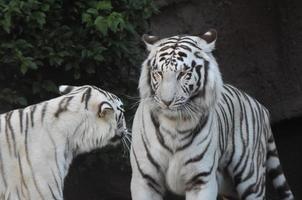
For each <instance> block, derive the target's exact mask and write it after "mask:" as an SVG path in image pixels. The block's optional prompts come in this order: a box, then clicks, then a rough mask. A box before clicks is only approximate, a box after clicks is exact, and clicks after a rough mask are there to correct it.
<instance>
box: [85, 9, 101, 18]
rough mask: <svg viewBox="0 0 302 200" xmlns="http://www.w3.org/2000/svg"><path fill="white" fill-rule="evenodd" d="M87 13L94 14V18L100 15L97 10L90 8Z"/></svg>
mask: <svg viewBox="0 0 302 200" xmlns="http://www.w3.org/2000/svg"><path fill="white" fill-rule="evenodd" d="M86 12H87V13H89V14H92V15H94V16H96V15H98V14H99V12H98V10H97V9H95V8H89V9H88V10H87V11H86Z"/></svg>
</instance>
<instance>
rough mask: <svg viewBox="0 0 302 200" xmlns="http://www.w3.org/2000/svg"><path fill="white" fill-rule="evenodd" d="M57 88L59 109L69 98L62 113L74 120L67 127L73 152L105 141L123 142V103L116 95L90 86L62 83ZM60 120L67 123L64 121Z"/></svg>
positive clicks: (105, 142) (81, 150) (124, 126)
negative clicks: (59, 96) (71, 125)
mask: <svg viewBox="0 0 302 200" xmlns="http://www.w3.org/2000/svg"><path fill="white" fill-rule="evenodd" d="M59 91H60V93H61V94H62V100H61V102H60V104H61V106H62V109H64V105H66V102H68V101H69V98H72V100H70V103H69V105H68V106H67V107H66V110H67V112H66V113H65V114H66V115H73V116H74V117H72V118H71V119H74V121H77V123H75V125H74V127H71V129H72V131H71V135H70V136H69V142H70V144H69V145H71V148H72V149H73V151H75V152H76V153H82V152H87V151H91V150H92V149H95V148H100V147H103V146H106V145H108V144H113V145H114V144H117V143H119V142H120V141H122V142H126V141H125V140H126V139H128V138H127V137H128V131H127V127H126V122H125V118H124V110H123V103H122V101H121V100H120V99H119V98H118V97H117V96H116V95H114V94H112V93H109V92H106V91H104V90H101V89H99V88H97V87H95V86H90V85H85V86H80V87H76V86H66V85H63V86H60V87H59ZM64 99H65V100H64ZM63 114H64V113H62V115H63ZM56 117H60V116H56ZM68 119H70V118H68ZM62 120H64V116H62ZM63 123H66V124H68V122H67V121H65V122H63Z"/></svg>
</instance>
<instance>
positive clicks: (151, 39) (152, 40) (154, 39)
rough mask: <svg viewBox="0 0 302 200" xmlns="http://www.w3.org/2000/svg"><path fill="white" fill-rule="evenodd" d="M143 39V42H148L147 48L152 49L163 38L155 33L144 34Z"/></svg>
mask: <svg viewBox="0 0 302 200" xmlns="http://www.w3.org/2000/svg"><path fill="white" fill-rule="evenodd" d="M142 40H143V42H144V43H145V44H146V46H147V49H148V50H149V51H150V50H151V47H152V46H153V45H154V44H155V43H156V42H158V41H159V40H161V38H160V37H159V36H153V35H147V34H144V35H143V36H142Z"/></svg>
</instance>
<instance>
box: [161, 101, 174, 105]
mask: <svg viewBox="0 0 302 200" xmlns="http://www.w3.org/2000/svg"><path fill="white" fill-rule="evenodd" d="M172 101H173V100H168V101H166V100H162V102H163V103H164V104H165V105H166V106H170V105H171V103H172Z"/></svg>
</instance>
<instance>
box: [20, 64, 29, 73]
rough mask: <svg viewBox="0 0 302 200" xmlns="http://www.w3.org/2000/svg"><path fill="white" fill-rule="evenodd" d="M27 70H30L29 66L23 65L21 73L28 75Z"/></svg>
mask: <svg viewBox="0 0 302 200" xmlns="http://www.w3.org/2000/svg"><path fill="white" fill-rule="evenodd" d="M27 70H28V67H27V65H25V64H24V63H22V64H21V65H20V71H21V73H22V74H23V75H24V74H26V72H27Z"/></svg>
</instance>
